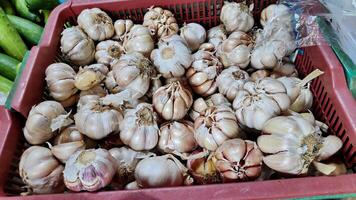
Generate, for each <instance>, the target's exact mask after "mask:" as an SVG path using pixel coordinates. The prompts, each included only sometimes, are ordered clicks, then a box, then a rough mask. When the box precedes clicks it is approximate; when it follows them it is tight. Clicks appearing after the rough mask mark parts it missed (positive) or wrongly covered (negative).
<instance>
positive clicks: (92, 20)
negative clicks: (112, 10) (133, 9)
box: [77, 8, 115, 41]
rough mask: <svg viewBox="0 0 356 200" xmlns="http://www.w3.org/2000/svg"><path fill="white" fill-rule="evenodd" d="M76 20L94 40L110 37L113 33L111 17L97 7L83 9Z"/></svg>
mask: <svg viewBox="0 0 356 200" xmlns="http://www.w3.org/2000/svg"><path fill="white" fill-rule="evenodd" d="M77 22H78V25H79V27H81V28H82V29H83V30H84V31H85V32H86V33H87V34H88V35H89V37H90V38H91V39H93V40H95V41H103V40H107V39H110V38H111V37H112V36H113V35H114V33H115V29H114V25H113V23H112V19H111V18H110V17H109V15H107V14H106V13H105V12H104V11H102V10H100V9H99V8H92V9H84V10H83V11H82V12H81V13H80V14H79V16H78V19H77Z"/></svg>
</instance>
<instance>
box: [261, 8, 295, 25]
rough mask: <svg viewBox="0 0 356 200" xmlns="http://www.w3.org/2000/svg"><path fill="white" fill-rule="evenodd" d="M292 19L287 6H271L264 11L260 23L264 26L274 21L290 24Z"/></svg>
mask: <svg viewBox="0 0 356 200" xmlns="http://www.w3.org/2000/svg"><path fill="white" fill-rule="evenodd" d="M291 17H292V16H291V13H290V12H289V8H288V7H287V6H285V5H283V4H271V5H269V6H267V7H266V8H265V9H263V10H262V12H261V18H260V23H261V25H262V26H265V25H266V24H267V23H269V22H271V21H274V20H275V21H278V22H279V23H290V22H291Z"/></svg>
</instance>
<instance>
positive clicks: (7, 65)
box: [0, 53, 20, 81]
mask: <svg viewBox="0 0 356 200" xmlns="http://www.w3.org/2000/svg"><path fill="white" fill-rule="evenodd" d="M19 64H20V61H18V60H16V59H14V58H11V57H10V56H8V55H5V54H2V53H0V75H2V76H4V77H6V78H8V79H9V80H12V81H13V80H15V78H16V75H17V68H18V66H19Z"/></svg>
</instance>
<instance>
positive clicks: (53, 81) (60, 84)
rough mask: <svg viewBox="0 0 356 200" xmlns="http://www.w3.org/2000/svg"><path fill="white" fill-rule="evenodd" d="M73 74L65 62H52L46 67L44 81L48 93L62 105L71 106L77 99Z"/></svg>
mask: <svg viewBox="0 0 356 200" xmlns="http://www.w3.org/2000/svg"><path fill="white" fill-rule="evenodd" d="M75 74H76V73H75V71H74V70H73V68H72V67H71V66H69V65H67V64H65V63H53V64H51V65H49V66H48V67H47V69H46V82H47V87H48V90H49V92H50V95H51V96H52V97H53V99H55V100H56V101H59V102H60V103H61V104H62V105H63V106H64V107H68V106H72V105H74V104H75V103H76V101H77V95H76V93H77V91H78V89H77V88H76V87H75V85H74V78H75Z"/></svg>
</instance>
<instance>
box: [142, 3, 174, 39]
mask: <svg viewBox="0 0 356 200" xmlns="http://www.w3.org/2000/svg"><path fill="white" fill-rule="evenodd" d="M143 26H146V27H148V29H149V30H150V33H151V35H152V36H156V37H157V38H159V39H160V38H164V37H169V36H171V35H174V34H177V33H178V31H179V27H178V24H177V20H176V19H175V18H174V15H173V13H172V12H171V11H169V10H165V9H163V8H161V7H151V8H149V9H148V12H146V13H145V16H144V18H143Z"/></svg>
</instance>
